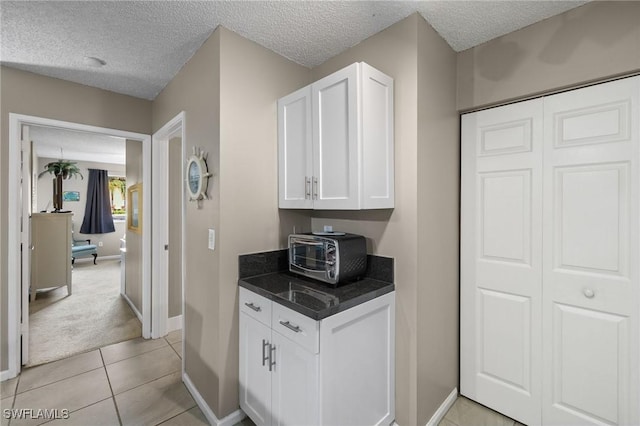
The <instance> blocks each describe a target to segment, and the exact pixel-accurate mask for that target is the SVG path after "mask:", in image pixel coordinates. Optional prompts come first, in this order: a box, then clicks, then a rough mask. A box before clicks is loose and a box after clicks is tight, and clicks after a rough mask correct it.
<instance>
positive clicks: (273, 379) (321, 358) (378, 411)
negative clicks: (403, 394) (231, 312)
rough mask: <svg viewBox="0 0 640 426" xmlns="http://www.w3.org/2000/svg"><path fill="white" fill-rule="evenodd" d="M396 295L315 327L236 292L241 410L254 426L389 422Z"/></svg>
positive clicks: (298, 316)
mask: <svg viewBox="0 0 640 426" xmlns="http://www.w3.org/2000/svg"><path fill="white" fill-rule="evenodd" d="M394 297H395V292H392V293H388V294H386V295H384V296H380V297H378V298H376V299H373V300H371V301H368V302H366V303H363V304H361V305H358V306H356V307H354V308H351V309H348V310H346V311H343V312H340V313H338V314H335V315H332V316H330V317H328V318H325V319H323V320H320V321H315V320H313V319H311V318H309V317H306V316H304V315H302V314H299V313H297V312H294V311H293V310H291V309H288V308H286V307H284V306H282V305H279V304H277V303H274V302H271V301H270V300H268V299H266V298H264V297H262V296H260V295H257V294H255V293H253V292H251V291H249V290H247V289H245V288H240V374H239V376H240V407H241V408H242V410H243V411H244V412H245V413H246V414H247V415H248V416H249V417H250V418H251V419H252V420H253V421H254V422H255V423H256V425H258V426H261V425H291V426H294V425H306V426H311V425H336V426H337V425H347V424H348V425H354V426H355V425H377V424H379V425H388V424H390V423H391V422H392V421H393V420H394V419H395V393H394V389H395V358H394V355H395V334H394V333H395V325H394V318H395V301H394V300H395V299H394Z"/></svg>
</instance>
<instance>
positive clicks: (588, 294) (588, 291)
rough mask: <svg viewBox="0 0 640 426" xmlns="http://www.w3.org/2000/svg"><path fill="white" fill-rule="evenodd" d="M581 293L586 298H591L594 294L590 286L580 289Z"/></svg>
mask: <svg viewBox="0 0 640 426" xmlns="http://www.w3.org/2000/svg"><path fill="white" fill-rule="evenodd" d="M582 293H584V296H585V297H586V298H588V299H593V296H595V295H596V294H595V293H594V291H593V290H591V289H590V288H585V289H584V290H582Z"/></svg>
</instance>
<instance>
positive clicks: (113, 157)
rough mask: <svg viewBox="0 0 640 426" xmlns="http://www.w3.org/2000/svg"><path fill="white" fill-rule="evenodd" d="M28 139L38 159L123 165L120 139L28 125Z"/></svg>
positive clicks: (123, 150) (121, 139) (123, 147)
mask: <svg viewBox="0 0 640 426" xmlns="http://www.w3.org/2000/svg"><path fill="white" fill-rule="evenodd" d="M29 138H30V139H31V140H32V141H33V148H34V150H35V152H36V154H37V156H38V157H44V158H54V159H56V160H57V159H64V160H72V161H73V160H75V161H92V162H94V163H110V164H125V155H126V151H125V144H126V142H125V140H124V139H123V138H117V137H113V136H105V135H100V134H96V133H87V132H78V131H73V130H65V129H58V128H53V127H41V126H29ZM61 149H62V151H60V150H61Z"/></svg>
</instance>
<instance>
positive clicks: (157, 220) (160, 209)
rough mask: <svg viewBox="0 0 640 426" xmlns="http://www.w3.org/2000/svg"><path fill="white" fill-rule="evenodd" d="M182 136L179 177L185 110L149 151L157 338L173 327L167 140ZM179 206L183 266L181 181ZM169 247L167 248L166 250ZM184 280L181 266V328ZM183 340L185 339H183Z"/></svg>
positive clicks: (153, 333) (162, 130)
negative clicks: (168, 245) (166, 245)
mask: <svg viewBox="0 0 640 426" xmlns="http://www.w3.org/2000/svg"><path fill="white" fill-rule="evenodd" d="M178 134H179V135H180V137H181V138H182V147H181V152H182V154H181V159H180V164H181V171H180V176H181V177H184V165H185V141H186V126H185V112H184V111H181V112H180V113H179V114H178V115H176V116H175V117H173V118H172V119H171V120H169V121H168V122H167V123H166V124H165V125H164V126H162V127H161V128H160V129H159V130H158V131H157V132H155V133H154V134H153V136H152V139H153V152H152V158H151V162H152V181H153V183H154V190H153V191H154V192H153V199H152V204H151V208H152V209H153V211H154V216H153V223H152V239H153V245H152V264H151V271H152V272H151V275H152V276H151V294H152V298H153V300H152V306H153V310H152V318H151V322H152V324H153V328H152V331H151V337H152V338H154V339H157V338H159V337H162V336H165V335H166V334H167V333H168V332H169V331H172V329H174V328H175V327H173V326H171V327H170V324H169V281H168V280H167V277H168V264H169V262H168V251H167V250H165V248H164V246H165V244H168V241H169V212H168V210H167V206H168V204H169V201H170V200H169V174H168V170H169V152H168V151H169V140H170V139H171V138H172V137H174V136H177V135H178ZM180 208H181V210H182V219H181V221H180V222H181V225H180V226H181V232H180V235H181V240H182V252H181V255H180V257H181V263H182V265H184V263H185V262H184V261H185V257H184V242H185V238H184V233H185V193H184V184H183V185H182V186H181V190H180ZM170 249H171V248H170V247H169V250H170ZM184 280H185V271H184V268H182V271H181V274H180V288H181V293H182V314H181V315H180V318H179V321H180V325H181V328H184ZM183 340H184V339H183Z"/></svg>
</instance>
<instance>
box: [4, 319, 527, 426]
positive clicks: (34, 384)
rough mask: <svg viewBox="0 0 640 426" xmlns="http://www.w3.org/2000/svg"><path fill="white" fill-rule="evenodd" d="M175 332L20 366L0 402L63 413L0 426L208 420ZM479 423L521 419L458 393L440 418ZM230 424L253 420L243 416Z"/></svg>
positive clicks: (196, 423)
mask: <svg viewBox="0 0 640 426" xmlns="http://www.w3.org/2000/svg"><path fill="white" fill-rule="evenodd" d="M181 340H182V334H181V331H176V332H172V333H169V335H168V336H166V337H165V338H162V339H156V340H144V339H142V338H138V339H134V340H129V341H126V342H122V343H116V344H114V345H110V346H106V347H104V348H101V349H97V350H94V351H91V352H87V353H83V354H80V355H75V356H72V357H70V358H66V359H63V360H60V361H56V362H52V363H49V364H43V365H40V366H37V367H33V368H27V369H25V370H23V371H22V374H20V376H19V377H16V378H15V379H11V380H7V381H4V382H2V387H1V390H0V408H2V410H4V409H7V408H9V409H11V408H13V409H19V408H30V409H34V410H35V409H58V410H61V409H68V410H69V418H67V419H57V420H48V419H44V418H39V419H11V420H10V419H7V418H5V416H4V415H2V416H0V417H1V419H2V423H1V425H0V426H22V425H29V426H31V425H40V424H45V423H46V424H47V425H48V426H88V425H91V426H115V425H125V426H126V425H144V426H156V425H162V426H203V425H208V422H207V420H206V418H205V416H204V414H203V413H202V411H200V409H199V408H198V406H197V405H196V403H195V401H194V400H193V398H192V397H191V394H190V393H189V391H187V388H186V387H185V386H184V384H183V383H182V380H181V375H180V370H181V364H182V361H181V359H180V358H181V348H182V341H181ZM34 413H35V412H34ZM2 414H4V413H2ZM59 414H62V413H61V412H59ZM485 425H486V426H489V425H490V426H522V425H520V423H518V422H515V421H514V420H512V419H510V418H508V417H505V416H503V415H502V414H499V413H497V412H495V411H493V410H490V409H488V408H486V407H484V406H482V405H480V404H477V403H475V402H473V401H471V400H469V399H467V398H464V397H459V398H458V399H457V400H456V402H455V403H454V404H453V406H452V407H451V409H450V410H449V411H448V412H447V414H446V415H445V417H444V419H443V420H442V421H441V422H440V426H485ZM235 426H255V425H254V424H253V422H252V421H251V420H250V419H248V418H246V419H244V420H243V421H242V422H240V423H238V424H237V425H235Z"/></svg>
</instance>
